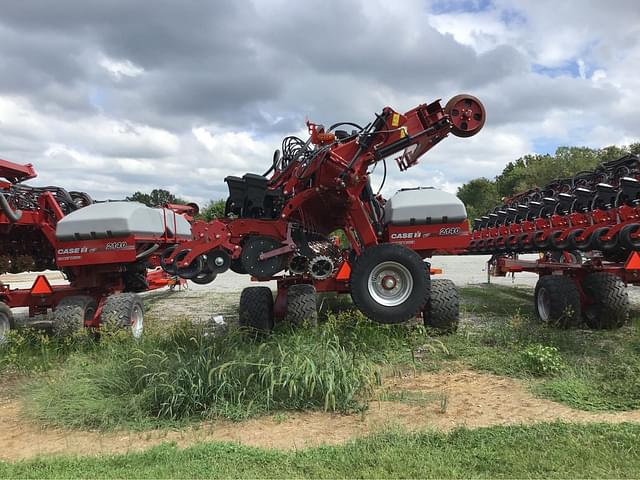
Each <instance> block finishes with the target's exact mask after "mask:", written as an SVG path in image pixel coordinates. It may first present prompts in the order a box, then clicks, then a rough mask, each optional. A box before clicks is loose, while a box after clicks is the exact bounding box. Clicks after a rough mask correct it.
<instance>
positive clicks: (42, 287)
mask: <svg viewBox="0 0 640 480" xmlns="http://www.w3.org/2000/svg"><path fill="white" fill-rule="evenodd" d="M31 293H32V294H33V295H51V294H52V293H53V288H51V284H50V283H49V280H47V277H45V276H44V275H38V276H37V277H36V281H35V282H33V286H32V287H31Z"/></svg>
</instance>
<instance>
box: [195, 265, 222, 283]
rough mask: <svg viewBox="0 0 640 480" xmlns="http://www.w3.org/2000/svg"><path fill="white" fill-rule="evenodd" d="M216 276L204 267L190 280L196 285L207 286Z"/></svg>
mask: <svg viewBox="0 0 640 480" xmlns="http://www.w3.org/2000/svg"><path fill="white" fill-rule="evenodd" d="M217 276H218V274H217V273H213V272H212V271H210V270H209V269H208V268H207V267H205V268H204V270H202V271H201V272H200V273H199V274H198V275H196V276H195V277H193V278H191V279H190V280H191V281H192V282H193V283H195V284H197V285H208V284H210V283H211V282H213V281H214V280H215V279H216V277H217Z"/></svg>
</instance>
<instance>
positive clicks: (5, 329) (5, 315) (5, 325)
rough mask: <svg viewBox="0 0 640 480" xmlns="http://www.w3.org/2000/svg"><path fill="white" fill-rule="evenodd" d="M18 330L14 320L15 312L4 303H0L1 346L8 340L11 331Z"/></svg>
mask: <svg viewBox="0 0 640 480" xmlns="http://www.w3.org/2000/svg"><path fill="white" fill-rule="evenodd" d="M14 328H16V322H15V320H14V318H13V312H12V311H11V309H10V308H9V305H7V304H6V303H4V302H0V345H1V344H2V343H4V341H5V340H6V338H7V333H9V330H12V329H14Z"/></svg>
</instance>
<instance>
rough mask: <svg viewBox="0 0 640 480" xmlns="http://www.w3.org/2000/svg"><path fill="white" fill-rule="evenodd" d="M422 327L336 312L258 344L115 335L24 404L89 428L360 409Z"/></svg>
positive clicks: (239, 336) (230, 335)
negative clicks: (386, 367)
mask: <svg viewBox="0 0 640 480" xmlns="http://www.w3.org/2000/svg"><path fill="white" fill-rule="evenodd" d="M424 333H425V332H424V329H423V328H421V327H419V326H406V325H398V326H389V327H380V326H379V325H376V324H372V323H371V322H369V321H367V320H365V319H364V318H363V317H362V316H361V315H359V314H355V313H349V312H344V313H341V314H339V315H337V316H333V315H330V316H329V318H328V320H327V321H326V322H325V323H324V324H322V325H321V326H320V327H319V328H303V329H291V328H287V327H283V328H281V329H279V330H278V331H277V332H275V333H274V334H273V335H271V336H270V337H268V338H266V339H262V340H261V341H256V340H254V339H252V338H251V337H250V336H247V335H246V334H245V333H244V332H242V331H240V330H237V329H229V330H228V331H226V332H219V333H216V334H209V332H207V330H206V329H205V328H204V327H202V326H194V325H191V324H188V323H184V324H181V325H179V326H175V327H172V328H169V329H168V330H165V331H156V332H150V333H148V334H147V335H145V337H144V339H143V340H142V341H141V342H138V341H135V340H132V339H129V338H127V337H126V336H122V335H115V336H113V337H106V338H103V339H102V341H101V342H100V344H99V345H96V346H95V347H94V348H93V349H89V350H82V351H79V352H78V353H74V354H72V355H70V356H69V357H68V359H67V360H66V362H65V363H64V365H63V366H62V367H61V368H58V369H54V370H52V372H51V373H50V374H49V375H47V376H42V375H41V376H38V377H37V378H36V379H35V380H34V381H33V382H32V383H31V384H30V385H29V387H28V389H27V390H26V396H27V399H28V402H27V406H28V410H29V411H30V412H31V414H32V415H34V416H35V417H36V418H37V419H39V420H40V421H42V422H44V423H48V424H62V425H67V426H74V427H91V428H96V427H97V428H110V427H115V426H118V425H123V424H127V425H129V426H131V425H132V424H134V425H139V426H141V427H146V426H149V425H151V424H156V425H157V420H162V421H165V422H179V421H182V420H185V419H193V418H211V417H223V418H229V419H233V420H238V419H242V418H246V417H249V416H252V415H257V414H263V413H268V412H272V411H274V410H299V409H308V408H317V409H324V410H329V411H342V412H346V411H353V410H359V409H363V408H366V406H367V401H368V398H369V395H370V393H371V391H372V389H373V388H374V387H375V385H376V384H377V383H379V382H380V379H381V368H382V367H383V366H384V365H385V364H386V365H391V364H393V365H394V366H395V367H396V368H398V365H402V364H406V365H410V366H411V368H419V366H417V365H416V364H415V359H414V355H413V352H414V351H415V350H416V348H417V347H418V346H420V345H423V344H424V343H425V341H426V340H425V339H426V337H425V335H424ZM434 348H436V347H434Z"/></svg>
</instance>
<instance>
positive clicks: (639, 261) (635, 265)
mask: <svg viewBox="0 0 640 480" xmlns="http://www.w3.org/2000/svg"><path fill="white" fill-rule="evenodd" d="M624 268H625V269H626V270H640V255H639V254H638V252H633V253H632V254H631V256H630V257H629V259H628V260H627V264H626V265H625V266H624Z"/></svg>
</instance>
